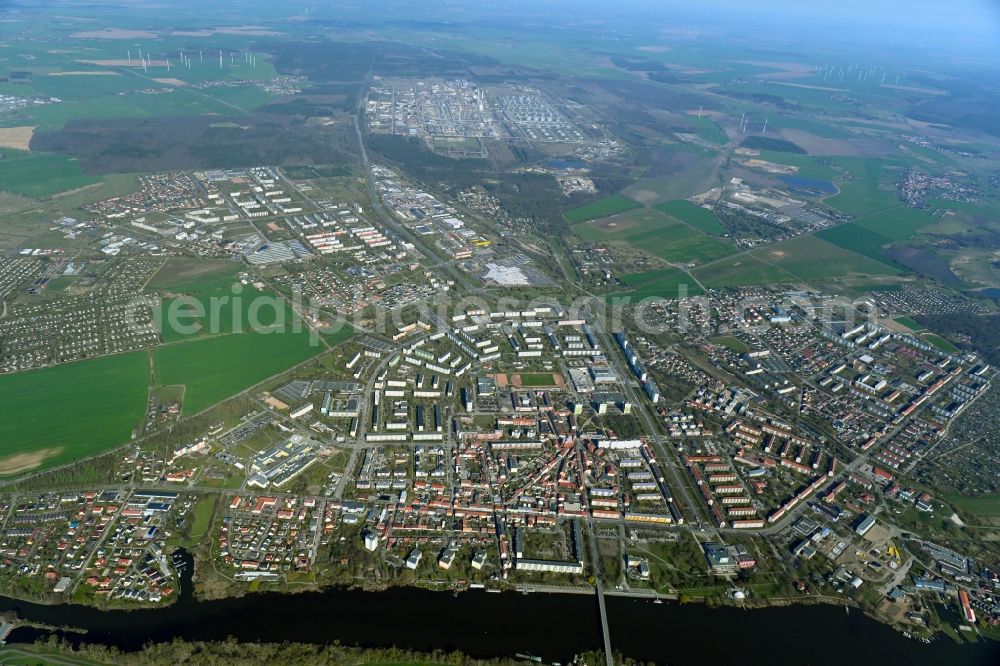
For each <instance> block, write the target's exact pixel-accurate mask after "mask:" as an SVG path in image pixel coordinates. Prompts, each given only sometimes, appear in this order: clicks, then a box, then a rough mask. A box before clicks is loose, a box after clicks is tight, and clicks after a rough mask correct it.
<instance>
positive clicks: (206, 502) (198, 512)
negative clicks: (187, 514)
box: [188, 495, 218, 544]
mask: <svg viewBox="0 0 1000 666" xmlns="http://www.w3.org/2000/svg"><path fill="white" fill-rule="evenodd" d="M217 501H218V495H207V496H204V497H202V498H201V499H200V500H198V503H197V504H196V505H195V507H194V516H193V517H192V519H191V529H190V530H189V533H188V536H189V537H190V538H189V541H190V542H191V543H192V544H197V543H198V542H199V541H201V538H202V537H203V536H205V533H206V532H208V528H209V527H211V526H212V512H213V511H215V504H216V502H217Z"/></svg>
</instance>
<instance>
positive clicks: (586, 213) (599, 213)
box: [564, 194, 639, 224]
mask: <svg viewBox="0 0 1000 666" xmlns="http://www.w3.org/2000/svg"><path fill="white" fill-rule="evenodd" d="M638 207H639V204H637V203H636V202H634V201H632V200H631V199H628V198H626V197H623V196H622V195H620V194H615V195H612V196H610V197H605V198H603V199H598V200H597V201H593V202H591V203H589V204H587V205H585V206H580V207H579V208H574V209H572V210H568V211H566V213H565V215H564V217H565V218H566V221H567V222H569V223H570V224H577V223H579V222H586V221H587V220H596V219H598V218H601V217H609V216H611V215H617V214H618V213H624V212H625V211H627V210H632V209H634V208H638Z"/></svg>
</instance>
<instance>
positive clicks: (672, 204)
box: [653, 199, 726, 235]
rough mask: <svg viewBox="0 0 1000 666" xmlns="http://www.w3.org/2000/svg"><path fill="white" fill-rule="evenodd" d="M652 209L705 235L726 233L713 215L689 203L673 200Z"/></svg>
mask: <svg viewBox="0 0 1000 666" xmlns="http://www.w3.org/2000/svg"><path fill="white" fill-rule="evenodd" d="M653 208H655V209H656V210H658V211H661V212H664V213H666V214H667V215H669V216H671V217H673V218H675V219H678V220H680V221H681V222H684V223H685V224H688V225H690V226H692V227H694V228H695V229H697V230H698V231H703V232H705V233H706V234H715V235H722V234H724V233H726V228H725V227H724V226H722V223H721V222H719V218H717V217H716V216H715V213H713V212H712V211H710V210H708V209H706V208H702V207H701V206H698V205H696V204H693V203H691V202H690V201H685V200H683V199H675V200H673V201H665V202H663V203H661V204H656V205H655V206H653Z"/></svg>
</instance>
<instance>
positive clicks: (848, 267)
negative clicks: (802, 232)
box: [751, 236, 899, 281]
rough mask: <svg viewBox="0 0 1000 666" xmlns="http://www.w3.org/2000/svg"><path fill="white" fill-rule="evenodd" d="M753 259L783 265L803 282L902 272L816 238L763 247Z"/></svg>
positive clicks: (782, 266) (798, 238)
mask: <svg viewBox="0 0 1000 666" xmlns="http://www.w3.org/2000/svg"><path fill="white" fill-rule="evenodd" d="M751 254H752V255H753V256H755V257H757V258H759V259H762V260H764V261H767V262H769V263H772V264H774V265H776V266H780V267H781V268H783V269H784V270H786V271H788V272H789V273H791V274H792V275H795V276H796V277H799V278H801V279H803V280H806V281H809V280H824V279H833V278H844V277H858V276H872V275H895V274H897V273H898V272H899V271H897V270H896V269H895V268H892V267H891V266H889V265H887V264H884V263H881V262H878V261H874V260H872V259H869V258H868V257H865V256H862V255H860V254H857V253H855V252H851V251H849V250H845V249H843V248H841V247H838V246H836V245H834V244H833V243H829V242H827V241H825V240H823V239H821V238H816V237H815V236H797V237H796V238H792V239H789V240H787V241H783V242H781V243H777V244H775V245H772V246H770V247H767V248H761V249H759V250H755V251H754V252H752V253H751Z"/></svg>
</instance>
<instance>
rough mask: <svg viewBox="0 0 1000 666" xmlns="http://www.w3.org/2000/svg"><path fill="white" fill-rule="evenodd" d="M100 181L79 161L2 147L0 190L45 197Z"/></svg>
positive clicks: (61, 156) (27, 195)
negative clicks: (85, 171)
mask: <svg viewBox="0 0 1000 666" xmlns="http://www.w3.org/2000/svg"><path fill="white" fill-rule="evenodd" d="M99 182H101V178H100V177H97V176H88V175H86V174H85V173H83V169H82V168H81V167H80V164H79V162H77V161H76V160H74V159H71V158H69V157H65V156H63V155H52V154H48V153H28V152H25V151H15V150H9V149H6V150H4V151H3V159H0V190H3V191H6V192H13V193H14V194H20V195H23V196H26V197H34V198H36V199H37V198H41V197H49V196H52V195H53V194H58V193H59V192H65V191H67V190H75V189H77V188H80V187H86V186H87V185H94V184H95V183H99Z"/></svg>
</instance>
